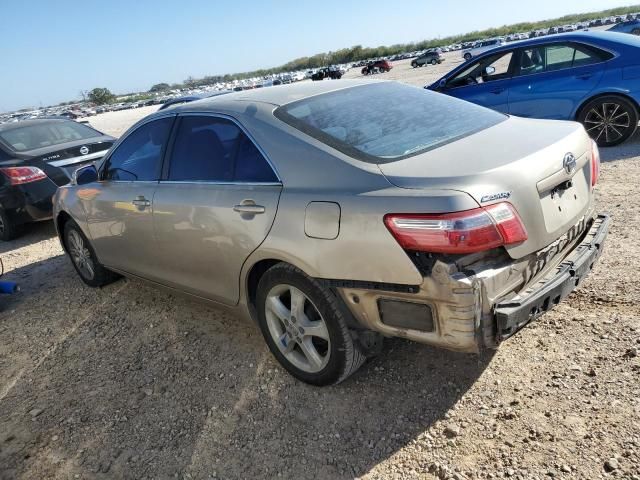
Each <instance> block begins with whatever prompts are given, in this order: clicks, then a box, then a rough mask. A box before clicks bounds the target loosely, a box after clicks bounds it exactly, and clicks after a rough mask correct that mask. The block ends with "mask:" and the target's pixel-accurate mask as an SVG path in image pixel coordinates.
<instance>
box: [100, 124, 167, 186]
mask: <svg viewBox="0 0 640 480" xmlns="http://www.w3.org/2000/svg"><path fill="white" fill-rule="evenodd" d="M173 120H174V117H167V118H161V119H159V120H154V121H152V122H149V123H145V124H144V125H142V126H140V127H138V128H137V129H136V130H134V131H133V132H132V133H130V134H129V135H128V136H127V137H126V138H125V139H124V140H123V141H122V143H121V144H120V145H118V147H117V148H116V149H115V151H114V152H113V153H112V154H111V155H110V156H109V158H108V159H107V160H106V162H105V165H104V168H103V175H102V179H103V180H118V181H128V182H133V181H154V180H158V179H159V178H160V169H161V167H162V154H163V152H164V148H165V146H166V143H167V139H168V138H169V132H170V131H171V125H172V123H173Z"/></svg>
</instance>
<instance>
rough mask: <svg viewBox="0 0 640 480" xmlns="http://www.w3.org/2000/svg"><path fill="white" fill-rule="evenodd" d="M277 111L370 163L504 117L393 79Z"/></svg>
mask: <svg viewBox="0 0 640 480" xmlns="http://www.w3.org/2000/svg"><path fill="white" fill-rule="evenodd" d="M275 115H276V117H278V118H279V119H281V120H282V121H284V122H286V123H288V124H289V125H291V126H293V127H295V128H297V129H298V130H301V131H303V132H304V133H306V134H308V135H310V136H312V137H314V138H316V139H318V140H320V141H321V142H323V143H325V144H327V145H330V146H332V147H334V148H336V149H337V150H340V151H341V152H343V153H345V154H347V155H349V156H351V157H353V158H356V159H358V160H363V161H366V162H369V163H386V162H392V161H395V160H400V159H403V158H407V157H410V156H413V155H417V154H419V153H422V152H425V151H427V150H431V149H434V148H437V147H439V146H441V145H444V144H446V143H449V142H452V141H454V140H457V139H459V138H462V137H465V136H467V135H471V134H472V133H475V132H478V131H480V130H484V129H486V128H489V127H491V126H493V125H496V124H497V123H500V122H501V121H503V120H504V119H506V116H505V115H503V114H501V113H497V112H494V111H493V110H489V109H486V108H484V107H480V106H478V105H474V104H472V103H468V102H465V101H462V100H458V99H456V98H452V97H449V96H447V95H443V94H440V93H435V92H431V91H428V90H425V89H422V88H416V87H412V86H409V85H404V84H400V83H395V82H384V83H374V84H370V85H360V86H357V87H351V88H345V89H343V90H338V91H334V92H330V93H324V94H321V95H317V96H313V97H309V98H305V99H303V100H299V101H296V102H293V103H290V104H287V105H283V106H281V107H279V108H277V109H276V111H275Z"/></svg>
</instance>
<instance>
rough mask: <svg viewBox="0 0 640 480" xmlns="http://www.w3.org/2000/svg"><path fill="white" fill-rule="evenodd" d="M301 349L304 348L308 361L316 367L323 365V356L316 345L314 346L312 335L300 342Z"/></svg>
mask: <svg viewBox="0 0 640 480" xmlns="http://www.w3.org/2000/svg"><path fill="white" fill-rule="evenodd" d="M300 350H302V353H303V354H304V356H305V357H306V359H307V361H308V362H309V364H310V365H311V366H312V367H313V368H314V369H317V368H320V367H321V366H322V356H321V355H320V354H319V353H318V351H317V350H316V347H314V346H313V342H312V341H311V338H310V337H307V338H303V339H302V342H300Z"/></svg>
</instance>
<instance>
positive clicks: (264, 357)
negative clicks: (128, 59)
mask: <svg viewBox="0 0 640 480" xmlns="http://www.w3.org/2000/svg"><path fill="white" fill-rule="evenodd" d="M447 57H448V58H447V61H446V62H445V63H444V64H443V65H441V66H437V67H432V66H427V67H424V68H419V69H415V70H414V69H411V67H410V66H409V65H408V62H397V63H396V67H395V68H394V69H393V70H392V71H391V72H390V73H389V74H384V75H380V77H381V78H393V79H398V80H402V81H407V82H409V83H413V84H417V85H424V84H425V83H427V82H428V81H433V80H435V78H437V76H438V75H439V74H440V73H442V72H444V71H446V70H448V69H449V68H451V66H452V63H453V60H452V59H453V58H455V59H457V55H456V54H451V55H448V56H447ZM358 70H359V69H358ZM357 74H358V73H357V71H352V72H349V74H348V76H350V77H351V76H357ZM152 110H153V107H151V108H147V109H138V110H133V111H125V112H116V113H109V114H105V115H100V116H97V117H93V118H92V119H91V122H92V123H93V124H94V125H95V126H97V127H98V128H100V129H102V130H104V131H106V132H108V133H111V134H116V135H117V134H120V133H121V132H122V131H123V130H124V129H125V128H126V127H128V126H129V125H130V124H131V123H132V122H133V121H134V120H136V119H137V118H140V117H141V116H142V115H143V114H147V113H149V112H150V111H152ZM602 156H603V160H604V164H603V166H602V177H601V181H600V184H599V187H598V193H597V203H598V207H599V209H600V210H606V211H609V212H610V213H611V214H612V215H613V225H612V228H611V231H610V234H609V237H608V241H607V246H606V250H605V253H604V255H603V256H602V258H601V261H600V263H599V264H598V265H597V266H596V268H595V269H594V271H593V272H592V274H591V276H590V277H589V278H588V280H587V281H586V282H585V283H584V284H583V286H582V287H581V288H580V289H579V290H577V291H576V292H575V293H574V294H572V295H571V296H570V297H569V299H568V300H567V301H566V302H564V303H563V304H561V305H560V306H559V307H558V308H556V309H555V310H554V311H553V312H551V313H549V314H547V315H545V316H543V317H542V318H541V319H539V320H538V321H536V322H535V323H534V324H532V325H530V326H529V327H528V328H526V329H525V330H523V331H522V332H521V333H520V334H519V335H517V336H515V337H514V338H512V339H510V340H509V341H507V342H506V343H505V344H504V345H503V346H502V347H501V348H500V349H499V350H498V351H497V352H495V353H494V354H493V355H490V356H487V357H477V356H470V355H463V354H456V353H451V352H446V351H441V350H437V349H433V348H430V347H426V346H423V345H419V344H415V343H411V342H408V341H403V340H389V341H388V342H387V345H386V349H385V350H384V352H383V353H382V354H381V355H380V356H379V357H377V358H375V359H373V360H371V361H370V362H368V363H367V364H366V365H365V366H364V367H363V368H362V369H361V370H360V371H358V372H357V373H356V374H355V375H354V376H353V377H352V378H351V379H349V380H348V381H346V382H345V383H343V384H341V385H339V386H337V387H331V388H322V389H321V388H313V387H310V386H307V385H304V384H302V383H300V382H296V381H294V380H293V379H292V377H290V376H289V375H288V374H287V373H286V372H284V370H283V369H281V368H280V367H279V366H278V365H277V364H276V362H275V361H274V359H273V358H272V357H271V355H270V354H269V352H268V350H267V348H266V346H265V344H264V342H263V340H262V338H261V336H260V333H259V330H258V328H257V327H256V326H255V325H252V324H245V323H242V322H240V321H239V320H238V319H236V318H234V317H232V316H229V315H227V314H225V313H222V312H220V311H217V310H216V309H214V308H212V307H209V306H204V305H200V304H194V303H193V302H191V301H188V300H186V299H183V298H180V297H174V296H171V295H168V294H166V293H164V292H160V291H158V290H154V289H153V288H150V287H147V286H145V285H143V284H142V283H140V282H137V281H129V280H121V281H118V282H116V283H115V284H112V285H110V286H108V287H106V288H103V289H99V290H93V289H90V288H88V287H85V286H84V285H83V284H82V283H81V281H80V280H79V279H78V277H77V275H76V273H75V271H74V270H73V269H72V267H71V264H70V262H69V260H68V259H67V258H66V257H65V256H64V255H63V252H62V249H61V248H60V246H59V244H58V241H57V239H56V237H55V232H54V229H53V226H52V225H51V223H42V224H38V225H32V226H30V227H29V228H28V229H27V231H26V234H25V235H24V236H23V237H21V238H20V239H18V240H15V241H13V242H10V243H5V244H2V245H0V258H2V260H3V261H4V266H5V270H6V274H5V279H7V280H14V281H17V282H19V283H20V285H21V287H22V292H21V293H19V294H17V295H13V296H3V297H1V298H0V338H1V339H2V341H1V342H0V478H2V479H4V478H6V479H13V478H21V479H43V478H56V479H75V478H86V479H93V478H95V479H111V478H132V479H133V478H135V479H139V478H154V479H155V478H157V479H164V478H187V479H191V478H192V479H200V478H202V479H209V478H221V479H253V478H290V479H303V478H313V479H318V480H319V479H335V478H339V479H341V478H354V477H359V478H364V479H389V478H391V479H395V478H398V479H400V478H409V479H413V478H419V479H444V478H454V479H471V478H504V477H509V478H514V479H527V480H528V479H547V478H576V479H578V478H579V479H583V478H589V479H591V478H596V479H597V478H625V479H628V478H640V459H639V453H640V421H639V420H640V419H639V415H640V400H639V398H640V384H639V382H638V375H639V373H640V359H639V357H638V354H639V350H640V296H639V294H638V286H637V285H638V283H637V280H636V278H635V274H636V268H637V266H638V265H639V264H640V243H638V241H637V240H634V237H635V233H637V232H638V231H640V216H639V215H638V211H639V209H640V199H639V197H638V195H637V193H638V185H639V184H640V140H639V139H638V137H636V138H635V139H634V140H633V141H631V142H628V143H627V144H625V145H623V146H621V147H618V148H612V149H607V150H603V152H602Z"/></svg>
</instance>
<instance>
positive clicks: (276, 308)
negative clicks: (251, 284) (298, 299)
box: [267, 296, 291, 322]
mask: <svg viewBox="0 0 640 480" xmlns="http://www.w3.org/2000/svg"><path fill="white" fill-rule="evenodd" d="M267 308H268V309H269V310H270V311H271V312H273V314H274V315H275V316H276V317H278V319H279V320H280V321H282V322H284V321H285V320H287V319H289V317H290V316H291V312H290V311H289V309H287V307H285V306H284V304H283V303H282V301H281V300H280V298H278V297H276V296H272V297H269V298H268V299H267Z"/></svg>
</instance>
